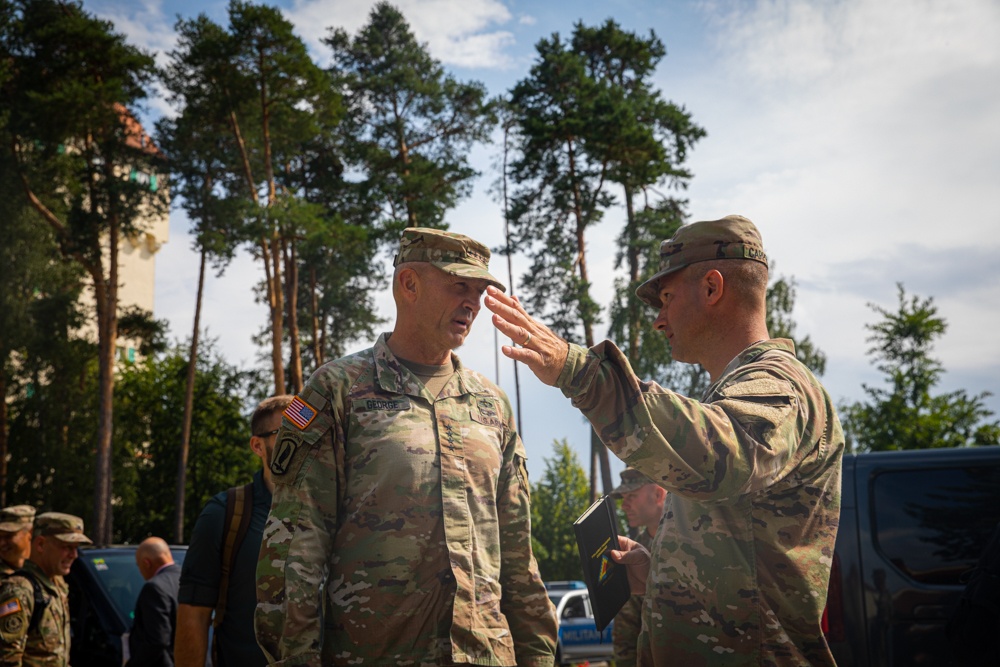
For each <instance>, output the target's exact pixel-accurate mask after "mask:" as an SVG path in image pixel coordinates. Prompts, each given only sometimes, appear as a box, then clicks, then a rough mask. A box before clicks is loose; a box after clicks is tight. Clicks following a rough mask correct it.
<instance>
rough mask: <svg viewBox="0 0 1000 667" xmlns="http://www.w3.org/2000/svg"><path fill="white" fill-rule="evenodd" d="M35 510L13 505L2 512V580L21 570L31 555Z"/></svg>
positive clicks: (0, 554)
mask: <svg viewBox="0 0 1000 667" xmlns="http://www.w3.org/2000/svg"><path fill="white" fill-rule="evenodd" d="M34 518H35V508H34V507H32V506H31V505H12V506H10V507H5V508H3V509H2V510H0V579H3V578H6V577H8V576H10V575H12V574H14V572H15V571H16V570H19V569H21V567H22V566H23V565H24V561H25V559H26V558H27V557H28V555H29V554H30V553H31V522H32V521H33V520H34Z"/></svg>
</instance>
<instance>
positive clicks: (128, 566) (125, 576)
mask: <svg viewBox="0 0 1000 667" xmlns="http://www.w3.org/2000/svg"><path fill="white" fill-rule="evenodd" d="M186 553H187V550H186V549H177V550H173V555H174V561H175V562H176V563H177V565H181V564H182V563H183V562H184V555H185V554H186ZM80 560H81V561H83V563H84V564H85V565H86V567H87V568H88V569H89V570H90V571H91V572H93V573H94V577H95V578H96V579H97V581H98V582H99V583H100V586H101V588H103V589H104V592H105V593H106V594H107V596H108V599H110V600H111V603H112V604H113V605H114V606H115V609H117V610H118V612H119V613H120V614H121V615H122V616H123V617H124V618H128V619H131V618H134V617H135V601H136V599H137V598H138V597H139V591H140V590H141V589H142V585H143V584H144V583H146V582H145V580H144V579H143V578H142V574H140V573H139V566H138V565H136V563H135V551H134V550H133V549H122V550H121V551H112V550H106V549H104V550H101V551H100V552H99V553H88V552H87V551H81V553H80Z"/></svg>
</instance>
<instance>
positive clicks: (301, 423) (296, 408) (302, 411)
mask: <svg viewBox="0 0 1000 667" xmlns="http://www.w3.org/2000/svg"><path fill="white" fill-rule="evenodd" d="M318 413H319V411H318V410H316V408H314V407H313V406H311V405H309V404H308V403H306V402H305V401H304V400H302V399H301V398H299V397H298V396H296V397H295V398H293V399H292V402H291V403H289V404H288V407H287V408H285V411H284V412H283V413H282V414H284V415H285V417H287V418H288V421H290V422H292V423H293V424H295V425H296V426H297V427H298V428H299V430H300V431H302V430H305V428H306V427H307V426H309V424H311V423H312V421H313V420H314V419H316V415H317V414H318Z"/></svg>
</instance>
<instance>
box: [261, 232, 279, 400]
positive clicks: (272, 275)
mask: <svg viewBox="0 0 1000 667" xmlns="http://www.w3.org/2000/svg"><path fill="white" fill-rule="evenodd" d="M259 247H260V252H261V258H262V259H263V261H264V284H265V285H266V286H267V307H268V310H269V313H270V315H271V368H272V369H273V370H274V395H275V396H277V395H279V394H284V393H285V360H284V357H283V355H282V354H281V340H282V338H283V337H284V328H283V326H282V318H283V317H284V309H285V305H284V303H285V301H284V296H283V295H282V293H281V253H280V252H279V251H278V239H277V232H274V233H273V234H272V236H271V238H270V240H268V239H266V238H265V239H261V240H260V246H259Z"/></svg>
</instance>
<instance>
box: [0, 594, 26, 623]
mask: <svg viewBox="0 0 1000 667" xmlns="http://www.w3.org/2000/svg"><path fill="white" fill-rule="evenodd" d="M19 611H21V602H20V601H19V600H18V599H17V598H11V599H10V600H7V601H6V602H4V603H2V604H0V618H3V617H4V616H9V615H10V614H16V613H17V612H19Z"/></svg>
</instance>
